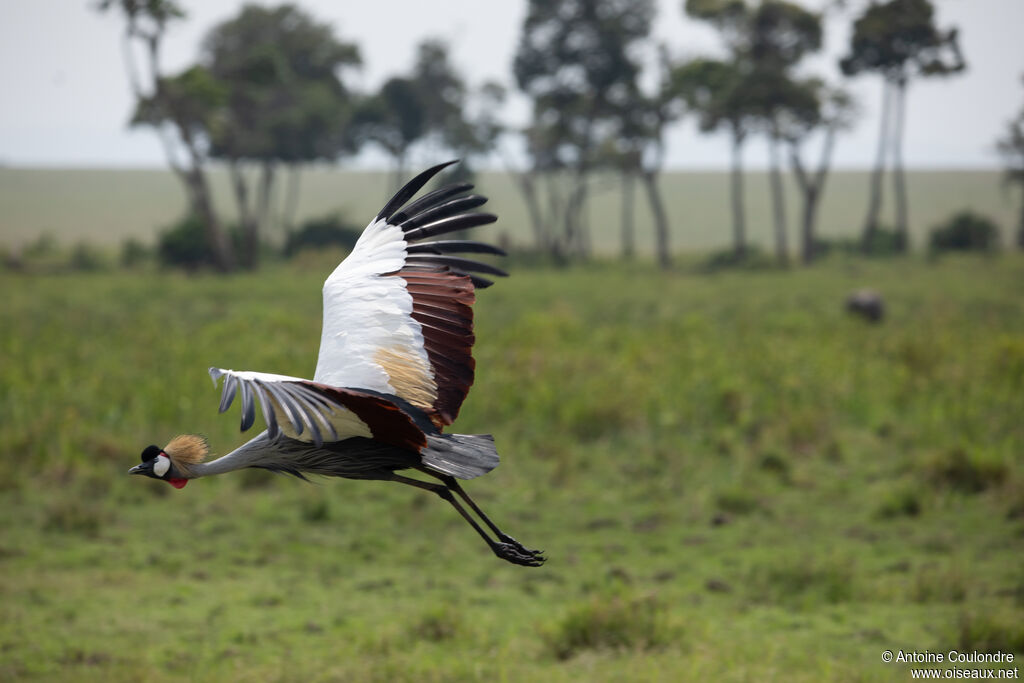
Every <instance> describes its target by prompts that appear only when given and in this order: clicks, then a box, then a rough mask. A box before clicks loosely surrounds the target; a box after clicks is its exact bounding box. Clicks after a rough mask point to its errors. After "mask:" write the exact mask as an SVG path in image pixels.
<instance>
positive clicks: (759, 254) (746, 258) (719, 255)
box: [701, 245, 775, 272]
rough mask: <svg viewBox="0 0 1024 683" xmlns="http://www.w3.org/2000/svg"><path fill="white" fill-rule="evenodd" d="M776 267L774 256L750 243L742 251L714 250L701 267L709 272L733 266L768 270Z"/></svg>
mask: <svg viewBox="0 0 1024 683" xmlns="http://www.w3.org/2000/svg"><path fill="white" fill-rule="evenodd" d="M774 267H775V260H774V259H773V258H772V257H770V256H768V254H766V253H765V252H764V251H762V250H761V249H759V248H758V247H755V246H750V245H748V246H747V247H746V249H744V250H743V252H742V253H736V250H735V249H732V248H729V249H723V250H721V251H716V252H713V253H712V254H711V255H710V256H708V257H707V259H705V260H704V263H703V264H702V265H701V269H702V270H704V271H707V272H715V271H717V270H727V269H733V268H741V269H744V270H766V269H768V268H774Z"/></svg>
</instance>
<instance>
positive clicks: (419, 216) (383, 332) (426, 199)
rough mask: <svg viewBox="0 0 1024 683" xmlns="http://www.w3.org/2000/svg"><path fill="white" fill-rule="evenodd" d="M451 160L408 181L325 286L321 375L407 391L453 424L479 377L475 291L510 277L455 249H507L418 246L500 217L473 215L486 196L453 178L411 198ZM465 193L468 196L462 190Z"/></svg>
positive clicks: (318, 378) (439, 419)
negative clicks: (450, 182) (475, 353)
mask: <svg viewBox="0 0 1024 683" xmlns="http://www.w3.org/2000/svg"><path fill="white" fill-rule="evenodd" d="M450 163H454V162H449V163H448V164H440V165H438V166H434V167H433V168H430V169H428V170H426V171H424V172H423V173H421V174H420V175H418V176H417V177H416V178H414V179H413V180H411V181H410V182H409V183H408V184H406V185H405V186H404V187H403V188H402V189H401V190H399V191H398V193H397V194H396V195H395V196H394V197H393V198H392V199H391V200H390V201H389V202H388V203H387V205H386V206H385V207H384V208H383V209H382V210H381V212H380V213H379V214H378V215H377V216H376V218H375V219H374V220H373V221H372V222H371V223H370V224H369V225H368V226H367V228H366V230H364V231H363V234H362V235H361V236H360V238H359V240H358V242H357V243H356V245H355V247H354V248H353V250H352V253H351V254H349V256H348V258H346V259H345V260H344V261H342V262H341V264H340V265H339V266H338V267H337V268H336V269H335V270H334V272H333V273H331V275H330V276H329V277H328V278H327V280H326V282H324V287H323V301H324V320H323V332H322V335H321V339H320V353H319V357H318V359H317V367H316V374H315V375H314V381H315V382H317V383H321V384H324V385H329V386H333V387H351V388H359V389H369V390H372V391H376V392H380V393H383V394H392V395H395V396H398V397H400V398H402V399H404V400H406V401H408V402H409V403H410V404H412V405H414V406H416V407H417V408H419V409H421V410H423V411H424V412H426V413H427V414H428V416H429V417H430V418H431V420H432V421H433V422H434V424H435V425H436V426H438V427H441V426H442V425H447V424H451V423H452V421H454V419H455V417H456V416H457V415H458V411H459V407H460V406H461V404H462V401H463V400H464V399H465V396H466V394H467V393H468V391H469V387H470V386H471V385H472V383H473V378H474V362H473V357H472V353H471V350H472V346H473V343H474V341H475V337H474V336H473V312H472V308H471V306H472V304H473V302H474V301H475V293H474V289H475V288H477V287H480V288H483V287H487V286H490V285H491V284H492V282H491V281H490V280H487V279H485V278H483V277H481V276H480V275H479V273H489V274H492V275H498V276H504V275H506V273H505V272H504V271H502V270H500V269H498V268H495V267H494V266H491V265H489V264H486V263H481V262H478V261H473V260H469V259H466V258H462V257H459V256H453V255H451V254H455V253H467V252H468V253H483V254H498V255H504V252H503V251H502V250H501V249H498V248H497V247H493V246H491V245H488V244H483V243H480V242H472V241H467V240H438V241H432V242H421V243H418V244H417V243H416V242H419V241H420V240H424V239H426V238H429V237H436V236H438V235H443V234H445V233H449V232H453V231H456V230H466V229H469V228H473V227H476V226H480V225H485V224H488V223H492V222H494V221H495V220H497V219H496V217H495V216H493V215H492V214H488V213H477V212H472V211H471V209H473V208H475V207H478V206H480V205H481V204H483V203H484V202H486V201H487V200H486V199H485V198H483V197H480V196H478V195H468V196H467V195H464V193H466V192H467V191H468V190H470V189H472V185H469V184H468V183H461V184H454V185H450V186H447V187H443V188H441V189H439V190H435V191H433V192H430V193H427V194H426V195H424V196H423V197H422V198H420V199H418V200H416V201H414V202H412V203H411V204H409V205H408V206H406V207H405V208H404V209H403V208H402V206H403V205H404V204H406V202H407V201H409V200H410V199H411V198H412V196H413V195H415V194H416V193H417V192H418V191H419V190H420V189H421V188H422V187H423V185H425V184H426V183H427V182H428V181H429V180H430V179H431V178H432V177H433V176H434V175H436V174H437V173H438V172H440V171H441V169H443V168H444V167H446V166H448V165H449V164H450ZM460 195H461V196H460Z"/></svg>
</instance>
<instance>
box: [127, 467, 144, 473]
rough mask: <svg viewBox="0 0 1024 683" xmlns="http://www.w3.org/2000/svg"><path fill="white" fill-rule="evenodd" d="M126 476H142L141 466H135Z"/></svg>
mask: <svg viewBox="0 0 1024 683" xmlns="http://www.w3.org/2000/svg"><path fill="white" fill-rule="evenodd" d="M128 474H142V465H136V466H135V467H133V468H131V469H130V470H128Z"/></svg>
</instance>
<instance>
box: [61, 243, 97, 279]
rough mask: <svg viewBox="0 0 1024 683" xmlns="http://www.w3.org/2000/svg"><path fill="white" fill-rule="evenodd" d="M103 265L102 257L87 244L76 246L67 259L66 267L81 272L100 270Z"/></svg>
mask: <svg viewBox="0 0 1024 683" xmlns="http://www.w3.org/2000/svg"><path fill="white" fill-rule="evenodd" d="M103 265H104V264H103V257H102V256H101V255H100V252H99V250H98V249H96V248H95V247H94V246H92V245H91V244H88V243H87V242H79V243H78V244H76V245H75V246H74V248H73V249H72V250H71V257H70V258H69V259H68V267H70V268H71V270H77V271H81V272H85V271H95V270H100V269H102V268H103Z"/></svg>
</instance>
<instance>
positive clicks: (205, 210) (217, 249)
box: [184, 168, 235, 273]
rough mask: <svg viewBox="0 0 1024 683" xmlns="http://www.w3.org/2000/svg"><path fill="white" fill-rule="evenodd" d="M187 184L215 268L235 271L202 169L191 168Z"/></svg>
mask: <svg viewBox="0 0 1024 683" xmlns="http://www.w3.org/2000/svg"><path fill="white" fill-rule="evenodd" d="M184 178H185V184H186V188H187V190H188V196H189V197H190V204H191V205H192V206H191V208H192V211H194V212H195V214H196V215H197V216H199V219H200V220H201V221H202V222H203V225H205V226H206V244H207V246H208V247H209V249H210V253H211V254H212V256H213V261H214V263H213V265H214V267H215V268H216V269H217V270H219V271H221V272H222V273H227V272H230V271H232V270H234V269H235V259H234V255H233V250H232V249H231V245H230V244H229V242H228V240H227V236H226V235H225V234H224V231H223V230H222V229H221V226H220V221H219V220H218V219H217V213H216V212H215V211H214V210H213V203H212V202H211V201H210V188H209V185H208V183H207V181H206V175H205V174H204V173H203V172H202V169H198V168H191V169H188V170H187V171H186V172H185V176H184Z"/></svg>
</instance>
